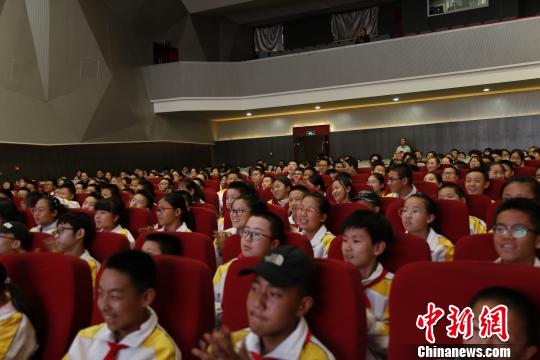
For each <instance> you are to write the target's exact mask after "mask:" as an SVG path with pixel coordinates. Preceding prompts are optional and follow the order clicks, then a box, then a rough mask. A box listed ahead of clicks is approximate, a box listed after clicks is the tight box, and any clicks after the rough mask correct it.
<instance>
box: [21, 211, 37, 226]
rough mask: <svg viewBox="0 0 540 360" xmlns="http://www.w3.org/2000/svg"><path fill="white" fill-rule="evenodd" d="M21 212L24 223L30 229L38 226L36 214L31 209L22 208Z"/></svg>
mask: <svg viewBox="0 0 540 360" xmlns="http://www.w3.org/2000/svg"><path fill="white" fill-rule="evenodd" d="M21 214H22V215H23V219H24V223H25V224H26V226H27V227H28V228H29V229H31V228H33V227H35V226H37V224H36V220H34V215H32V212H31V211H30V210H28V209H24V210H22V209H21Z"/></svg>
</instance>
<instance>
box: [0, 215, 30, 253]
mask: <svg viewBox="0 0 540 360" xmlns="http://www.w3.org/2000/svg"><path fill="white" fill-rule="evenodd" d="M31 246H32V234H30V231H28V228H27V227H26V225H24V224H23V223H20V222H18V221H8V222H5V223H3V224H2V225H0V255H7V254H11V253H20V252H25V251H28V250H30V248H31Z"/></svg>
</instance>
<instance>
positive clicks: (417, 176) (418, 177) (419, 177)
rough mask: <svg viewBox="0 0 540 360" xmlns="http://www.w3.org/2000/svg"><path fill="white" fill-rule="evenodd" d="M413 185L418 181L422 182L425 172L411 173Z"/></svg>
mask: <svg viewBox="0 0 540 360" xmlns="http://www.w3.org/2000/svg"><path fill="white" fill-rule="evenodd" d="M412 174H413V184H416V183H417V182H419V181H424V176H426V172H423V171H413V173H412Z"/></svg>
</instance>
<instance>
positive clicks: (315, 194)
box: [304, 192, 331, 215]
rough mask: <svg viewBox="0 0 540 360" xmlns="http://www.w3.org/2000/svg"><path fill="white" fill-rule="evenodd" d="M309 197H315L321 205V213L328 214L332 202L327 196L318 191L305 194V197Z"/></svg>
mask: <svg viewBox="0 0 540 360" xmlns="http://www.w3.org/2000/svg"><path fill="white" fill-rule="evenodd" d="M308 197H311V198H314V199H315V201H317V204H318V205H319V211H320V212H321V214H326V215H328V214H329V213H330V208H331V207H330V202H329V201H328V199H327V198H326V196H324V195H322V194H321V193H318V192H310V193H308V194H306V195H305V196H304V199H305V198H308Z"/></svg>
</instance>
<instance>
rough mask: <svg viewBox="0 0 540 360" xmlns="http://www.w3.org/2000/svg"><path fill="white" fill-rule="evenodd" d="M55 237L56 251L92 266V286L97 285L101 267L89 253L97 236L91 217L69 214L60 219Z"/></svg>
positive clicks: (76, 213) (77, 213)
mask: <svg viewBox="0 0 540 360" xmlns="http://www.w3.org/2000/svg"><path fill="white" fill-rule="evenodd" d="M54 235H55V242H54V244H55V250H57V251H60V252H62V253H64V254H65V255H71V256H77V257H79V258H81V259H82V260H85V261H86V262H87V263H88V266H90V270H91V272H92V284H94V285H95V283H96V275H97V273H98V271H99V266H100V265H99V262H98V261H97V260H96V259H94V258H93V257H92V255H90V253H89V252H88V249H89V248H90V244H91V242H92V240H93V239H94V237H95V235H96V228H95V226H94V223H93V221H92V218H91V217H90V215H88V214H85V213H82V212H67V213H66V214H64V215H62V216H61V217H60V219H58V228H57V229H56V233H55V234H54Z"/></svg>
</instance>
